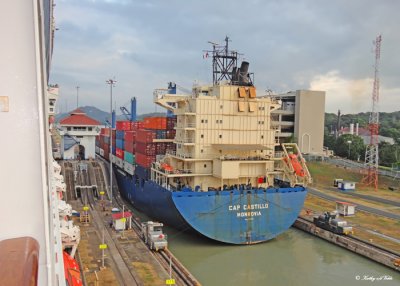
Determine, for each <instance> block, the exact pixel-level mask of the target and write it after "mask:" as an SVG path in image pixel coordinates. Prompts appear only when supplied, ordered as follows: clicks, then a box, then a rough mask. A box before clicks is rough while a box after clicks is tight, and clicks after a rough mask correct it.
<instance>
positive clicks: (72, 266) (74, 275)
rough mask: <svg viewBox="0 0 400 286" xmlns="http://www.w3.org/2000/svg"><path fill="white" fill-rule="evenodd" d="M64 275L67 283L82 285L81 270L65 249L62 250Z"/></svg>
mask: <svg viewBox="0 0 400 286" xmlns="http://www.w3.org/2000/svg"><path fill="white" fill-rule="evenodd" d="M63 258H64V275H65V281H66V282H67V285H70V286H82V285H83V284H82V279H81V272H80V270H79V265H78V263H77V262H76V260H75V259H73V258H72V257H71V256H70V255H69V254H68V253H67V252H66V251H64V252H63Z"/></svg>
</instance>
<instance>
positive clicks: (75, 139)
mask: <svg viewBox="0 0 400 286" xmlns="http://www.w3.org/2000/svg"><path fill="white" fill-rule="evenodd" d="M100 126H101V123H100V122H98V121H97V120H95V119H93V118H91V117H89V116H87V115H86V113H85V112H84V111H82V110H81V109H79V108H78V109H75V110H74V111H72V112H71V113H70V114H69V116H68V117H66V118H64V119H62V120H61V121H60V129H61V130H60V135H61V136H62V140H61V152H62V158H63V159H64V160H76V159H82V160H87V159H89V158H94V157H95V151H96V136H97V135H99V133H100Z"/></svg>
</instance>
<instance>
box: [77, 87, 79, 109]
mask: <svg viewBox="0 0 400 286" xmlns="http://www.w3.org/2000/svg"><path fill="white" fill-rule="evenodd" d="M78 107H79V86H76V108H78Z"/></svg>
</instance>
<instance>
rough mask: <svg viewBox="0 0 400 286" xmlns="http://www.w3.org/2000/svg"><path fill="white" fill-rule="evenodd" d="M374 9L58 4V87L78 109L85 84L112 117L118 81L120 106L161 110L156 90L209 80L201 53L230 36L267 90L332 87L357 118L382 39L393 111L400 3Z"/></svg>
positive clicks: (361, 4)
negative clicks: (134, 100)
mask: <svg viewBox="0 0 400 286" xmlns="http://www.w3.org/2000/svg"><path fill="white" fill-rule="evenodd" d="M367 3H368V5H366V4H365V1H360V0H353V1H351V2H348V1H344V0H337V1H318V2H317V3H316V2H315V1H311V0H302V1H284V0H283V1H255V0H253V1H245V2H243V1H238V0H231V1H229V4H228V3H227V2H226V1H212V0H203V1H179V0H170V1H160V0H148V1H136V0H131V1H129V0H96V1H95V0H68V1H67V0H58V1H57V6H56V11H55V20H56V26H57V27H58V28H60V30H59V31H57V32H56V38H55V49H54V56H53V67H52V72H51V81H52V83H58V84H59V85H60V87H61V91H60V92H61V100H64V99H65V100H66V99H68V101H69V102H73V101H74V97H75V94H76V92H75V88H74V87H75V86H76V85H79V86H81V87H82V88H81V90H80V91H82V93H84V92H86V94H87V95H86V97H84V96H82V104H85V105H87V104H92V103H94V102H95V103H96V106H97V107H99V108H102V109H104V110H108V109H109V99H108V95H107V94H108V89H107V86H106V85H105V83H104V82H105V80H106V79H108V78H110V77H113V76H115V77H116V79H117V80H118V83H117V86H116V89H115V93H116V98H117V105H119V104H123V103H125V102H129V99H130V98H131V97H132V96H136V97H138V100H139V102H138V106H139V108H140V110H141V111H143V112H148V111H154V104H153V103H152V92H153V89H155V88H159V87H165V86H166V84H167V82H168V81H175V82H177V83H178V84H180V85H181V86H184V87H186V88H190V87H191V85H192V83H193V82H194V80H198V81H199V82H201V83H210V82H211V79H212V74H211V60H203V59H202V54H203V50H205V49H209V48H211V47H210V45H209V44H207V41H214V42H219V43H223V40H224V38H225V36H226V35H228V36H229V37H230V38H231V40H232V42H230V43H229V44H230V47H231V48H233V49H235V50H237V51H239V52H242V53H244V54H245V55H244V56H243V57H244V58H246V60H249V61H250V71H251V72H254V73H255V83H256V86H257V88H258V89H259V91H260V90H261V91H262V90H265V89H272V90H274V91H275V92H276V93H283V92H287V91H289V90H296V89H306V88H309V87H310V86H313V87H314V86H317V87H321V88H318V89H324V85H327V86H328V87H329V90H331V89H332V90H334V93H332V91H329V97H327V110H332V111H334V110H335V109H337V108H339V107H340V106H341V108H344V109H348V110H349V112H353V111H354V112H355V111H356V110H358V109H359V108H361V107H362V108H365V110H368V109H369V108H370V103H369V95H370V93H371V91H372V85H371V86H369V85H370V84H371V82H370V81H371V77H372V75H373V69H372V65H373V58H374V57H373V54H372V53H371V48H372V40H373V39H374V38H375V36H376V35H377V34H378V33H381V32H382V33H383V42H382V62H381V83H382V87H381V90H382V92H381V93H382V103H383V105H382V108H381V110H385V108H389V109H390V110H391V109H393V108H394V107H393V106H394V105H393V104H385V99H384V98H385V96H387V97H388V98H391V99H393V98H394V97H395V96H396V95H397V94H398V93H397V90H398V89H399V88H400V84H399V82H398V70H399V66H400V57H397V51H398V47H399V45H400V33H398V32H397V31H398V27H399V26H400V18H399V17H398V16H397V11H398V10H400V2H399V1H390V0H383V1H379V2H376V1H367ZM389 4H390V5H389ZM331 93H332V94H334V95H331ZM85 100H86V101H85ZM365 110H364V111H365Z"/></svg>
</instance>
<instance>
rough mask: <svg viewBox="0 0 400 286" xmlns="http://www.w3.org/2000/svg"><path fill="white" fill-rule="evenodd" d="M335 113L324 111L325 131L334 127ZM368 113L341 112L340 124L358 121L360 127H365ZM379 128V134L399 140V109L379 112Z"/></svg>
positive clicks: (336, 117)
mask: <svg viewBox="0 0 400 286" xmlns="http://www.w3.org/2000/svg"><path fill="white" fill-rule="evenodd" d="M337 119H338V116H337V114H334V113H325V131H326V132H330V131H333V130H335V129H336V125H337ZM368 120H369V113H364V112H362V113H357V114H343V115H341V119H340V126H342V127H349V126H350V123H358V124H359V125H360V127H367V125H368ZM379 122H380V129H379V134H380V135H382V136H387V137H391V138H393V139H395V140H400V111H395V112H380V113H379Z"/></svg>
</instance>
